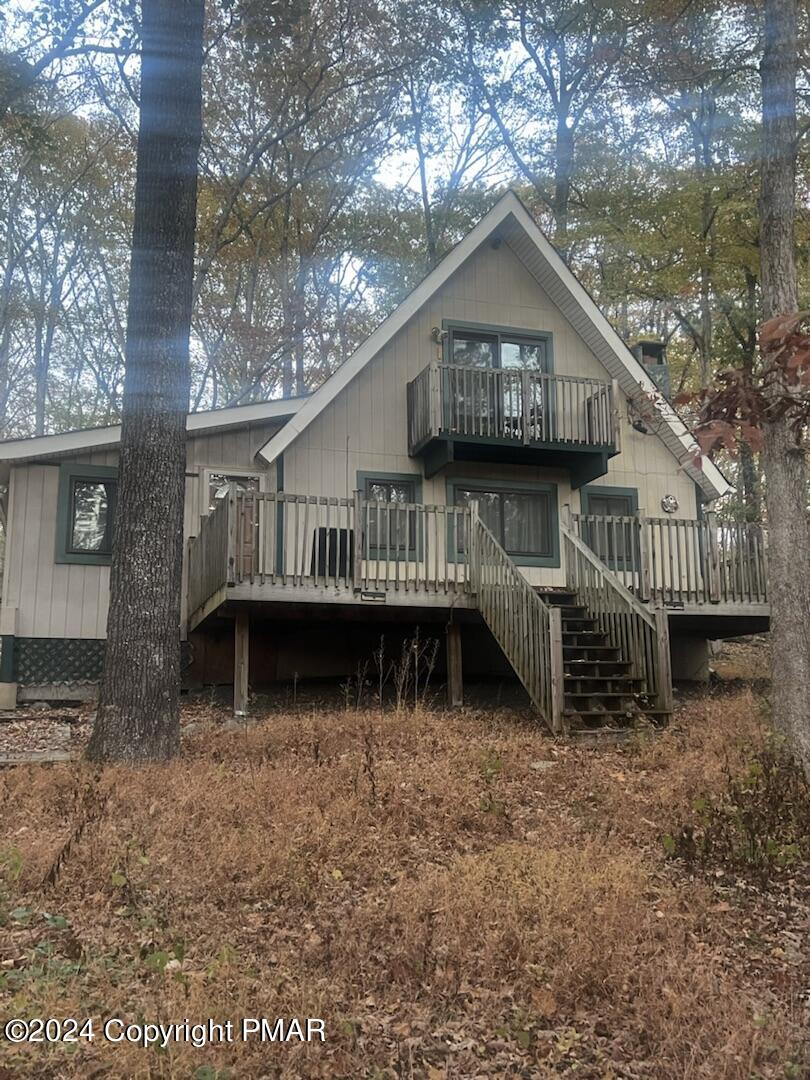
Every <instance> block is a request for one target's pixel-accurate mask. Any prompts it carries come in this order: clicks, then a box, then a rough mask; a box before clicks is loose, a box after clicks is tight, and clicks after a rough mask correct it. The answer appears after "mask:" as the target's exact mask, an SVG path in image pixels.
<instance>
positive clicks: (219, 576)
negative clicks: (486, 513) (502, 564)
mask: <svg viewBox="0 0 810 1080" xmlns="http://www.w3.org/2000/svg"><path fill="white" fill-rule="evenodd" d="M469 519H470V510H469V508H468V507H456V506H432V505H423V504H421V503H418V504H417V503H388V502H378V501H374V500H370V499H365V498H363V497H362V496H361V495H360V493H359V492H356V493H355V494H354V496H353V497H352V498H350V499H347V498H338V497H333V496H326V495H295V494H292V493H290V492H252V491H248V492H237V491H235V490H232V491H231V492H229V494H228V495H227V496H226V497H225V498H224V499H223V500H222V501H221V503H220V504H219V505H217V507H216V508H215V509H214V510H213V511H212V512H211V513H210V514H209V515H208V516H206V517H203V518H202V519H201V522H200V530H199V534H198V535H197V536H196V537H194V538H193V539H192V540H191V541H190V543H189V589H188V597H189V599H188V609H189V612H190V613H193V612H195V611H196V610H197V609H198V608H200V607H201V606H202V605H203V604H205V602H206V601H207V600H208V599H209V598H210V597H211V596H213V595H214V593H216V592H217V590H218V589H220V588H221V587H222V586H223V585H243V584H246V583H250V584H258V585H265V584H268V585H272V586H278V585H280V586H287V587H289V588H291V589H299V590H303V589H313V588H319V589H331V590H336V591H348V590H352V591H357V590H359V591H362V592H368V593H375V592H385V591H389V590H390V591H393V592H402V593H433V594H438V593H466V592H469V579H468V574H467V558H466V554H465V544H466V537H467V535H468V530H469Z"/></svg>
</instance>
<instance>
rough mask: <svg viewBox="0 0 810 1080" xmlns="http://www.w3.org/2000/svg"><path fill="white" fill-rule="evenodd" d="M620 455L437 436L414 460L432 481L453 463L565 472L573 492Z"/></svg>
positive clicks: (606, 449)
mask: <svg viewBox="0 0 810 1080" xmlns="http://www.w3.org/2000/svg"><path fill="white" fill-rule="evenodd" d="M617 452H618V451H617V450H616V447H615V446H594V445H590V444H584V443H582V444H577V443H571V442H549V443H541V442H529V443H521V442H518V441H517V440H515V439H501V438H496V437H494V436H492V437H484V436H481V435H438V436H435V437H433V438H431V439H428V440H427V441H426V442H424V443H423V444H422V445H421V446H418V447H415V448H414V451H413V453H412V455H411V456H412V457H417V456H419V457H421V458H422V459H423V462H424V468H425V476H426V477H428V478H430V477H431V476H435V475H436V474H437V473H439V472H441V470H442V469H444V468H446V467H447V466H448V465H450V464H451V463H452V462H454V461H478V462H484V463H488V464H493V465H495V464H497V465H534V466H536V467H538V468H546V469H565V470H567V471H568V472H570V474H571V486H572V488H579V487H581V486H582V485H583V484H587V483H590V481H592V480H596V479H598V478H599V477H600V476H604V475H605V473H606V472H607V469H608V461H609V460H610V458H612V457H614V456H615V454H616V453H617Z"/></svg>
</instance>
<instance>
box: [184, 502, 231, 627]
mask: <svg viewBox="0 0 810 1080" xmlns="http://www.w3.org/2000/svg"><path fill="white" fill-rule="evenodd" d="M228 519H229V513H228V500H227V499H223V500H222V501H221V502H220V503H218V504H217V505H216V506H215V507H214V509H213V510H212V511H211V513H210V514H209V515H208V516H207V517H204V518H203V519H202V521H201V525H200V531H199V533H198V535H197V536H194V537H192V538H191V539H190V540H189V544H188V610H189V611H190V612H195V611H197V610H199V609H200V608H201V607H203V605H204V604H205V603H206V602H207V601H208V600H210V599H211V597H212V596H214V595H215V593H216V592H217V591H218V590H219V589H221V588H222V587H223V586H224V585H226V584H227V582H228Z"/></svg>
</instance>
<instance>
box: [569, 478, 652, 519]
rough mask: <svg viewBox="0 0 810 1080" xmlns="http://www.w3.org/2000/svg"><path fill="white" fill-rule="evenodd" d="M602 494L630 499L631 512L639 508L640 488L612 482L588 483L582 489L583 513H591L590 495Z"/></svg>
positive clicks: (605, 496)
mask: <svg viewBox="0 0 810 1080" xmlns="http://www.w3.org/2000/svg"><path fill="white" fill-rule="evenodd" d="M591 495H602V496H603V497H604V498H610V496H611V495H618V496H624V498H626V499H629V500H630V508H631V514H635V512H636V511H637V510H638V488H631V487H614V486H613V485H612V484H586V485H585V487H583V488H581V489H580V495H579V498H580V506H581V507H582V513H583V514H590V512H591V511H590V496H591Z"/></svg>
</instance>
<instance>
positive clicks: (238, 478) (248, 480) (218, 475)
mask: <svg viewBox="0 0 810 1080" xmlns="http://www.w3.org/2000/svg"><path fill="white" fill-rule="evenodd" d="M207 480H208V512H209V513H210V512H211V511H212V510H213V509H214V507H215V506H216V505H217V500H218V499H224V498H225V496H226V495H227V494H228V490H229V488H230V486H231V484H234V485H235V486H236V490H237V492H245V491H258V490H259V477H258V476H246V475H237V474H235V473H224V472H212V471H207Z"/></svg>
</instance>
